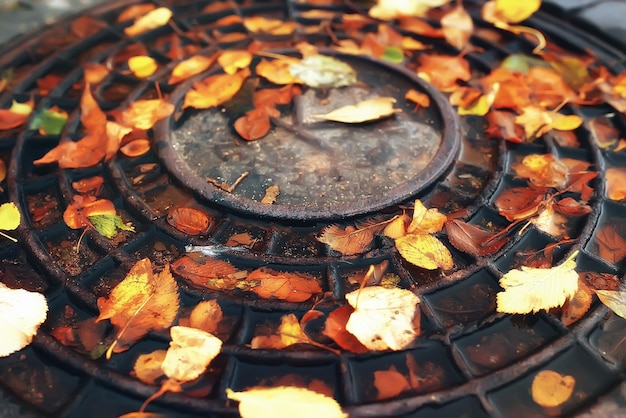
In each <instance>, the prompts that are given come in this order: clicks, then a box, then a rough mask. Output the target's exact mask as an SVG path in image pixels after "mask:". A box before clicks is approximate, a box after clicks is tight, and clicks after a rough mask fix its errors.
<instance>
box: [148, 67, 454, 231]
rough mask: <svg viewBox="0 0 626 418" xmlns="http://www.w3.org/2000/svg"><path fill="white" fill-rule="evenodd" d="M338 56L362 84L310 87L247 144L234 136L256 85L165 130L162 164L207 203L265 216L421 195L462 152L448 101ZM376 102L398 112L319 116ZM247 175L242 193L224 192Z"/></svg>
mask: <svg viewBox="0 0 626 418" xmlns="http://www.w3.org/2000/svg"><path fill="white" fill-rule="evenodd" d="M337 58H338V59H340V60H341V61H343V62H345V63H347V64H349V65H350V66H351V67H352V68H353V69H354V71H355V72H356V74H357V83H356V84H353V85H351V86H347V87H339V88H327V89H313V88H308V87H302V94H300V95H296V96H294V98H293V100H292V103H291V104H290V105H288V106H283V107H282V108H281V109H280V110H281V115H280V116H279V117H277V118H274V119H273V121H272V128H271V130H270V132H269V133H268V134H267V135H266V136H265V137H263V138H262V139H259V140H256V141H250V142H249V141H245V140H243V139H241V137H240V136H239V135H238V134H237V132H235V130H234V129H233V122H234V121H235V120H236V119H237V118H238V117H239V116H241V115H242V114H243V112H245V110H248V109H250V105H249V103H250V99H249V97H251V93H252V91H253V90H254V89H255V86H256V84H257V83H256V80H254V79H251V80H248V81H247V82H246V83H245V84H244V86H243V88H242V90H241V91H240V93H239V94H238V96H236V97H235V98H234V99H233V100H231V101H230V102H227V103H225V105H224V107H220V108H212V109H208V110H200V111H195V110H194V111H190V112H186V113H185V114H184V115H183V117H182V118H181V120H179V122H178V123H177V124H176V126H175V127H173V128H171V129H170V130H169V132H163V133H162V134H163V135H160V134H159V133H158V132H157V135H158V136H159V137H161V138H163V136H164V137H165V138H167V139H168V140H169V145H168V146H166V147H163V148H162V157H163V159H164V163H165V164H166V165H167V166H168V168H169V169H170V170H171V171H172V172H174V174H175V175H176V176H177V177H178V178H179V180H180V181H181V182H183V183H185V184H187V185H189V186H191V187H192V188H193V189H195V190H196V191H197V192H198V193H199V194H200V195H202V196H204V197H205V198H207V199H209V200H212V201H217V202H219V203H220V204H222V205H226V206H228V207H230V208H232V209H235V210H237V211H243V212H245V213H248V214H253V215H256V216H260V217H276V218H283V219H285V218H286V219H305V220H313V219H338V218H342V217H346V216H352V215H358V214H364V213H368V212H373V211H376V210H380V209H383V208H385V207H388V206H391V205H393V204H396V203H399V202H401V201H403V200H406V199H407V198H409V197H410V196H411V195H414V194H415V193H417V192H419V191H421V190H423V189H424V188H425V187H427V186H428V185H429V184H430V183H432V182H433V181H434V180H435V179H436V178H437V177H439V176H440V175H441V174H443V172H445V171H446V169H447V168H448V166H449V164H450V163H451V162H452V161H453V159H454V157H455V155H456V152H457V150H458V135H457V125H456V121H455V118H454V116H453V115H454V112H453V111H452V110H451V109H450V108H449V105H448V102H447V101H446V100H444V99H443V98H442V97H441V95H440V94H439V93H438V92H437V91H435V90H434V89H433V88H432V87H431V86H430V85H428V84H427V83H425V82H424V81H422V80H421V79H419V78H418V77H416V76H415V75H414V74H412V73H410V72H408V71H406V70H404V69H402V68H400V67H397V66H394V65H390V64H386V63H384V62H381V61H377V60H373V59H371V58H364V57H354V56H349V55H337ZM254 64H255V63H253V66H254ZM253 77H254V76H253ZM258 84H259V85H258V87H257V88H265V87H270V86H265V85H264V82H263V81H260V82H259V83H258ZM272 87H273V88H277V86H272ZM188 88H189V84H186V85H184V86H182V87H181V88H179V89H178V91H176V92H175V93H174V94H173V95H172V100H173V101H175V102H177V101H178V102H180V100H181V99H182V97H183V95H184V93H185V92H186V91H187V90H188ZM411 89H414V90H417V91H418V92H420V93H423V94H426V95H427V96H428V97H429V100H430V105H429V106H427V107H421V106H420V107H418V106H416V105H415V104H414V103H412V102H409V101H407V100H406V99H405V95H406V93H407V92H408V91H409V90H411ZM246 96H247V97H248V99H246ZM376 97H392V98H394V99H395V100H396V103H395V104H394V107H395V108H397V109H400V111H399V112H397V113H395V114H393V115H392V116H390V117H383V118H380V119H378V120H374V121H370V122H365V123H341V122H329V121H324V120H321V119H320V118H319V117H317V115H323V114H326V113H328V112H330V111H333V110H335V109H338V108H340V107H343V106H347V105H354V104H357V103H360V102H362V101H364V100H368V99H372V98H376ZM247 103H248V104H247ZM354 113H355V116H357V113H358V112H354ZM240 177H242V178H243V180H241V181H240V182H239V183H237V185H236V187H234V188H231V190H230V191H227V190H223V189H224V188H228V186H232V185H233V183H234V182H235V181H236V180H237V179H238V178H240ZM216 183H217V184H219V185H221V186H222V188H219V187H218V186H216ZM270 186H274V187H276V186H278V189H279V190H280V193H279V195H278V197H277V198H276V200H275V202H274V203H272V204H268V203H262V202H261V201H262V200H263V197H264V195H265V193H266V190H267V189H268V187H270Z"/></svg>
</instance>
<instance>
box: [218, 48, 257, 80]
mask: <svg viewBox="0 0 626 418" xmlns="http://www.w3.org/2000/svg"><path fill="white" fill-rule="evenodd" d="M217 62H218V63H219V65H220V66H221V67H222V68H223V69H224V72H225V73H226V74H230V75H232V74H235V73H236V72H237V71H238V70H241V69H243V68H248V66H250V63H251V62H252V54H251V53H250V52H248V51H245V50H232V51H224V52H222V54H221V55H220V56H219V58H218V59H217Z"/></svg>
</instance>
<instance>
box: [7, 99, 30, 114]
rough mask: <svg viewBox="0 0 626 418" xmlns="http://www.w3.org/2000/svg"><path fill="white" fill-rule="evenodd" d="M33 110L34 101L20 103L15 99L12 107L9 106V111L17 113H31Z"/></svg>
mask: <svg viewBox="0 0 626 418" xmlns="http://www.w3.org/2000/svg"><path fill="white" fill-rule="evenodd" d="M32 111H33V103H32V101H29V102H26V103H20V102H16V101H15V100H13V103H12V104H11V107H10V108H9V112H11V113H15V114H17V115H30V113H31V112H32Z"/></svg>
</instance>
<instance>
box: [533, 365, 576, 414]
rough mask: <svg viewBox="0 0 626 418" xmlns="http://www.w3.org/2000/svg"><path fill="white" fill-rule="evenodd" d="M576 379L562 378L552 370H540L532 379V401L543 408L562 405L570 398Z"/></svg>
mask: <svg viewBox="0 0 626 418" xmlns="http://www.w3.org/2000/svg"><path fill="white" fill-rule="evenodd" d="M575 385H576V379H574V378H573V377H572V376H563V375H561V374H559V373H557V372H555V371H552V370H542V371H540V372H539V373H537V375H536V376H535V378H534V379H533V383H532V386H531V394H532V396H533V401H535V403H537V404H538V405H541V406H543V407H544V408H554V407H556V406H559V405H562V404H564V403H565V402H567V400H568V399H569V398H570V397H571V396H572V393H573V392H574V386H575Z"/></svg>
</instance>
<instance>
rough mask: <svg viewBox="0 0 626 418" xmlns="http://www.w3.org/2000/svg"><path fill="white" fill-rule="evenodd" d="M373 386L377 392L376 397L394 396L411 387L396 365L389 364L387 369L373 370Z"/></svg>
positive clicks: (386, 397)
mask: <svg viewBox="0 0 626 418" xmlns="http://www.w3.org/2000/svg"><path fill="white" fill-rule="evenodd" d="M374 387H375V388H376V391H377V392H378V395H377V397H376V399H388V398H395V397H396V396H398V395H400V394H401V393H402V392H405V391H407V390H409V389H411V385H410V384H409V381H408V379H407V378H406V376H405V375H404V374H402V373H400V372H399V371H398V370H397V369H396V366H391V367H390V368H389V369H387V370H376V371H375V372H374Z"/></svg>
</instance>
